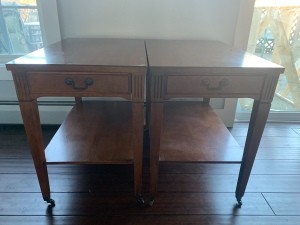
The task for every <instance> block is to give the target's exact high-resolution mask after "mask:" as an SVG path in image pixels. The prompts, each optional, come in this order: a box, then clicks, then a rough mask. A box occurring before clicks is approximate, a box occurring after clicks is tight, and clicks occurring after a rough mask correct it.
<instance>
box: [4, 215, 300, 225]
mask: <svg viewBox="0 0 300 225" xmlns="http://www.w3.org/2000/svg"><path fill="white" fill-rule="evenodd" d="M0 221H3V224H5V225H16V224H18V225H28V224H30V225H50V224H55V225H74V224H76V225H95V224H97V225H119V224H123V225H141V224H143V225H154V224H155V225H208V224H209V225H233V224H234V225H296V224H298V222H299V221H300V217H299V216H292V217H291V216H226V215H213V216H211V215H208V216H206V215H160V216H157V215H155V216H153V215H128V214H125V213H123V214H121V215H100V216H52V215H48V216H0Z"/></svg>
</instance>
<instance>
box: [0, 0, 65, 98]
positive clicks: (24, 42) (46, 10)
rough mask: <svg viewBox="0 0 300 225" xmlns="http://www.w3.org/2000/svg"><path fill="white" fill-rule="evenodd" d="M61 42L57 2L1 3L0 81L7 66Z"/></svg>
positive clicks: (6, 77)
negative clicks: (20, 57)
mask: <svg viewBox="0 0 300 225" xmlns="http://www.w3.org/2000/svg"><path fill="white" fill-rule="evenodd" d="M49 18H51V19H49ZM60 39H61V37H60V29H59V21H58V12H57V4H56V0H47V1H45V0H0V80H12V76H11V73H10V72H8V71H7V70H6V68H5V63H6V62H8V61H10V60H13V59H15V58H17V57H19V56H21V55H24V54H26V53H28V52H31V51H34V50H36V49H38V48H41V47H43V46H44V45H48V44H51V43H54V42H57V41H59V40H60ZM1 96H3V94H2V93H1V85H0V98H1Z"/></svg>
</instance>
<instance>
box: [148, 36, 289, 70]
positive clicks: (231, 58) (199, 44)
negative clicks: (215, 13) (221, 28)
mask: <svg viewBox="0 0 300 225" xmlns="http://www.w3.org/2000/svg"><path fill="white" fill-rule="evenodd" d="M146 48H147V55H148V60H149V66H150V67H159V68H161V67H181V68H182V67H196V68H199V67H207V68H268V69H270V68H272V69H280V70H282V72H283V70H284V68H283V67H282V66H280V65H277V64H275V63H272V62H270V61H267V60H265V59H262V58H260V57H257V56H255V55H252V54H250V53H247V52H245V51H242V50H239V49H235V48H233V47H232V46H230V45H227V44H224V43H222V42H219V41H210V40H190V41H182V40H146Z"/></svg>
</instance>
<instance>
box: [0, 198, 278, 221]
mask: <svg viewBox="0 0 300 225" xmlns="http://www.w3.org/2000/svg"><path fill="white" fill-rule="evenodd" d="M52 197H53V198H54V199H55V201H56V206H55V207H54V208H53V209H52V212H51V215H55V216H58V215H61V216H64V215H69V216H72V215H73V216H74V215H78V216H80V215H111V214H116V215H118V214H143V215H151V214H152V215H161V214H169V215H175V214H179V215H182V214H185V215H194V214H197V215H215V214H218V215H274V214H273V212H272V210H271V209H270V208H269V206H268V204H267V203H266V201H265V200H264V198H263V196H262V195H261V194H256V193H249V194H247V196H245V202H247V204H245V205H243V207H242V208H241V209H238V208H237V207H236V200H235V198H234V193H213V194H212V193H176V194H173V193H163V194H158V196H157V197H156V200H155V205H153V207H147V208H140V207H137V206H136V205H135V204H134V203H133V199H132V195H130V194H126V195H124V194H118V193H114V194H113V195H108V194H93V193H54V194H53V195H52ZM0 198H1V199H2V201H1V207H0V215H16V216H21V215H32V216H37V215H45V216H46V215H47V204H46V203H45V202H44V201H43V200H42V198H41V194H40V193H0Z"/></svg>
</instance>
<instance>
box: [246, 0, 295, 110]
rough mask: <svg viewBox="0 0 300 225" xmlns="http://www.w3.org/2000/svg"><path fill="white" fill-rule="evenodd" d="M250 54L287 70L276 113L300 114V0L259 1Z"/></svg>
mask: <svg viewBox="0 0 300 225" xmlns="http://www.w3.org/2000/svg"><path fill="white" fill-rule="evenodd" d="M247 50H248V51H249V52H251V53H254V54H256V55H258V56H260V57H263V58H265V59H268V60H270V61H273V62H275V63H277V64H280V65H282V66H284V67H285V72H284V74H282V75H281V76H280V79H279V82H278V85H277V90H276V95H275V98H274V101H273V103H272V110H273V111H300V0H256V2H255V9H254V14H253V19H252V25H251V31H250V36H249V41H248V49H247ZM240 107H241V109H242V110H244V111H247V110H249V109H251V101H249V100H245V99H243V100H242V99H241V100H240Z"/></svg>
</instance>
